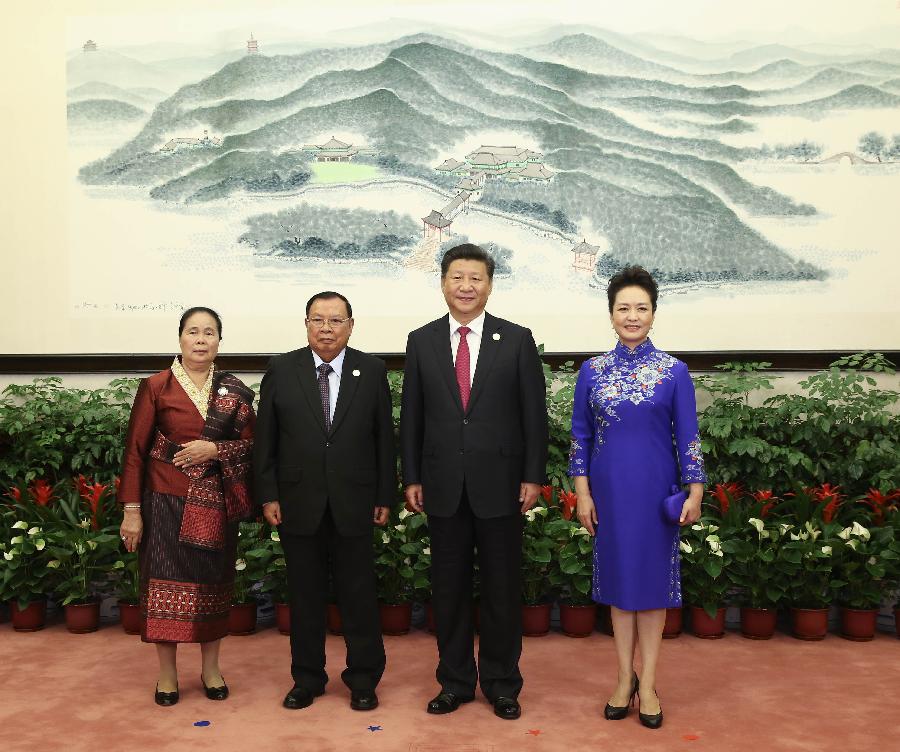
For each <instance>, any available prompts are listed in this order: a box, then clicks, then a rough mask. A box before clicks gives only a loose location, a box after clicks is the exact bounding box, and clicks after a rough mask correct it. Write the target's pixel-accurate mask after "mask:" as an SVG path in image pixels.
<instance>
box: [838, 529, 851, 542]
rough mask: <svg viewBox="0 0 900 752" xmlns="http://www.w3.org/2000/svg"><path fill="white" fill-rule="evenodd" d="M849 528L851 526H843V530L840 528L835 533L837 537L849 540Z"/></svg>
mask: <svg viewBox="0 0 900 752" xmlns="http://www.w3.org/2000/svg"><path fill="white" fill-rule="evenodd" d="M851 529H852V528H849V527H845V528H844V529H843V530H841V532H839V533H838V534H837V535H838V538H840V539H841V540H849V539H850V530H851Z"/></svg>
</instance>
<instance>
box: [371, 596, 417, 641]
mask: <svg viewBox="0 0 900 752" xmlns="http://www.w3.org/2000/svg"><path fill="white" fill-rule="evenodd" d="M378 611H379V613H380V614H381V632H382V634H386V635H395V636H396V635H405V634H407V633H408V632H409V630H410V627H411V626H412V603H397V604H393V603H379V604H378Z"/></svg>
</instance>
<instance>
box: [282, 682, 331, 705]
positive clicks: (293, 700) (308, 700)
mask: <svg viewBox="0 0 900 752" xmlns="http://www.w3.org/2000/svg"><path fill="white" fill-rule="evenodd" d="M324 694H325V690H324V689H320V690H319V691H318V692H313V691H312V690H311V689H307V688H306V687H293V688H292V689H291V691H290V692H288V693H287V694H286V695H285V696H284V702H282V703H281V704H282V705H283V706H284V707H286V708H287V709H288V710H300V709H301V708H308V707H309V706H310V705H312V703H313V700H314V699H315V698H316V697H319V696H321V695H324Z"/></svg>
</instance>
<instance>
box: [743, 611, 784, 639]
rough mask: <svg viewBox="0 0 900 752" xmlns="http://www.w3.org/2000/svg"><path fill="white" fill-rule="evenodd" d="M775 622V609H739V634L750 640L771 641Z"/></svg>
mask: <svg viewBox="0 0 900 752" xmlns="http://www.w3.org/2000/svg"><path fill="white" fill-rule="evenodd" d="M777 620H778V611H777V609H774V608H750V607H749V606H745V607H744V608H742V609H741V634H742V635H744V637H746V638H747V639H750V640H771V639H772V635H774V634H775V622H776V621H777Z"/></svg>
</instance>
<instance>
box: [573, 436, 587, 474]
mask: <svg viewBox="0 0 900 752" xmlns="http://www.w3.org/2000/svg"><path fill="white" fill-rule="evenodd" d="M583 451H584V447H582V446H581V444H579V443H578V439H572V443H571V444H570V445H569V475H587V473H588V469H587V468H586V467H585V466H584V458H583V457H582V456H581V453H582V452H583Z"/></svg>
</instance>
